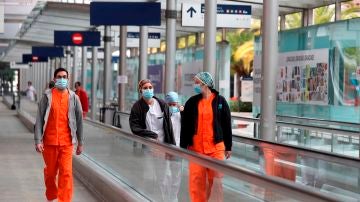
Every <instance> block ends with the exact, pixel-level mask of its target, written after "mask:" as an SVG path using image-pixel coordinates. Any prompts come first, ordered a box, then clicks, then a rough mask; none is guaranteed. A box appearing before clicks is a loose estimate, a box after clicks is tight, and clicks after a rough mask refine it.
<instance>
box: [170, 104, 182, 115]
mask: <svg viewBox="0 0 360 202" xmlns="http://www.w3.org/2000/svg"><path fill="white" fill-rule="evenodd" d="M169 109H170V112H171V113H172V114H175V113H178V112H180V109H179V108H178V107H175V106H170V107H169Z"/></svg>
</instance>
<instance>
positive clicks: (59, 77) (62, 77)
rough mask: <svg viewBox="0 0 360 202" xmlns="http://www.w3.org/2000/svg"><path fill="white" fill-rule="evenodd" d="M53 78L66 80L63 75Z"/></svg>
mask: <svg viewBox="0 0 360 202" xmlns="http://www.w3.org/2000/svg"><path fill="white" fill-rule="evenodd" d="M55 78H57V79H67V75H64V76H60V75H58V76H56V77H55Z"/></svg>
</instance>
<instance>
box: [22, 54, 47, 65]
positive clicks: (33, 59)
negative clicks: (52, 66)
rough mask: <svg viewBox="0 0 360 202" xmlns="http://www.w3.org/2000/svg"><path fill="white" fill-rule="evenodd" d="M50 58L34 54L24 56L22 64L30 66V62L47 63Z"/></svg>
mask: <svg viewBox="0 0 360 202" xmlns="http://www.w3.org/2000/svg"><path fill="white" fill-rule="evenodd" d="M47 61H48V57H40V56H37V55H32V54H23V55H22V63H23V64H28V63H29V62H47Z"/></svg>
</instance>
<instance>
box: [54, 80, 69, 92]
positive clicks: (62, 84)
mask: <svg viewBox="0 0 360 202" xmlns="http://www.w3.org/2000/svg"><path fill="white" fill-rule="evenodd" d="M68 82H69V80H67V79H64V78H61V79H56V81H55V86H56V87H57V88H58V89H61V90H64V89H66V88H67V87H68Z"/></svg>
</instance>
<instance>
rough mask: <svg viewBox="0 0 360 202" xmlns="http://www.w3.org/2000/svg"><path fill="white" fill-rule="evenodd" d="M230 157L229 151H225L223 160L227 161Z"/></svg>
mask: <svg viewBox="0 0 360 202" xmlns="http://www.w3.org/2000/svg"><path fill="white" fill-rule="evenodd" d="M230 156H231V151H225V158H226V159H229V158H230Z"/></svg>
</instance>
